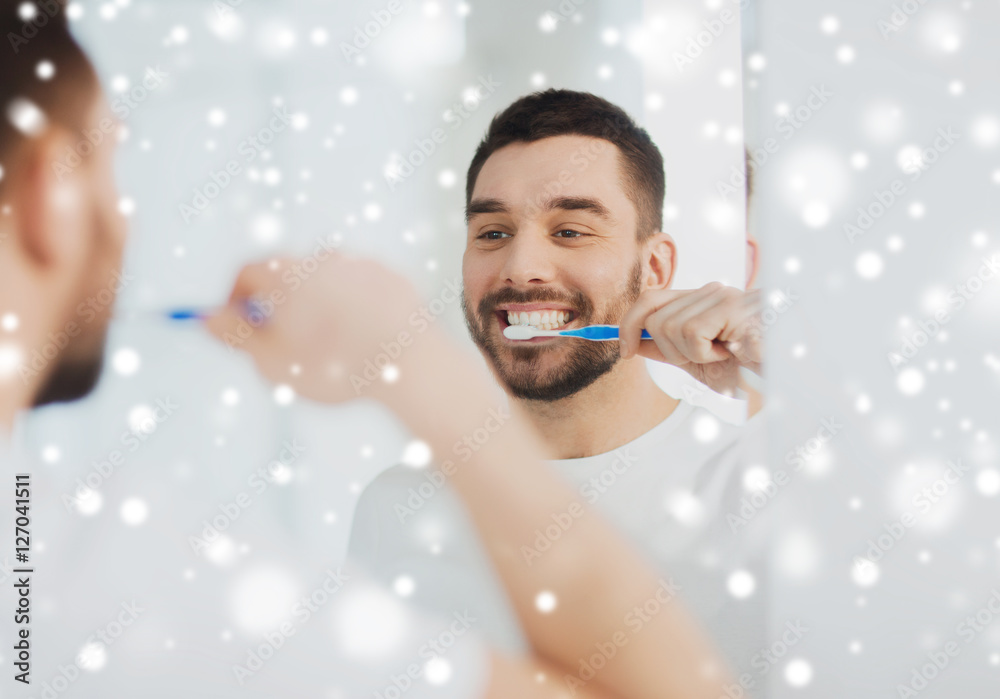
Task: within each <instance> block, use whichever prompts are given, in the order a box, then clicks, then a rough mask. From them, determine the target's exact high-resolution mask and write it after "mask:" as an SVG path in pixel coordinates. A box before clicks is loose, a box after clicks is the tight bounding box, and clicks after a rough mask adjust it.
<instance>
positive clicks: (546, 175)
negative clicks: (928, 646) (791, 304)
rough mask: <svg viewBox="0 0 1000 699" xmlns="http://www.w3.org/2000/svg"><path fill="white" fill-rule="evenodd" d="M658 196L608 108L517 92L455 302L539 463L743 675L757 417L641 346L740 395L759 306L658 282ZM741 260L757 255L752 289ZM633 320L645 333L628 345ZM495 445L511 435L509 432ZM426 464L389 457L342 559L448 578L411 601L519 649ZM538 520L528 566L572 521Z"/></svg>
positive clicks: (482, 191)
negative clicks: (660, 380) (532, 429)
mask: <svg viewBox="0 0 1000 699" xmlns="http://www.w3.org/2000/svg"><path fill="white" fill-rule="evenodd" d="M663 197H664V175H663V161H662V158H661V156H660V154H659V151H658V150H657V148H656V146H655V145H654V144H653V143H652V141H651V140H650V138H649V136H648V135H647V134H646V132H645V131H644V130H642V129H641V128H640V127H638V126H637V125H636V124H635V123H634V122H633V121H632V119H631V118H629V117H628V115H627V114H625V112H623V111H622V110H621V109H620V108H618V107H616V106H614V105H612V104H610V103H609V102H607V101H606V100H603V99H601V98H599V97H596V96H594V95H591V94H587V93H579V92H571V91H566V90H548V91H545V92H541V93H534V94H531V95H528V96H526V97H523V98H521V99H519V100H517V101H516V102H514V103H513V104H512V105H511V106H509V107H508V108H507V109H505V110H504V111H503V112H501V113H500V114H498V115H497V116H496V117H495V118H494V119H493V121H492V123H491V124H490V127H489V130H488V132H487V134H486V136H485V138H484V139H483V141H482V142H481V144H480V145H479V147H478V149H477V151H476V153H475V155H474V157H473V159H472V162H471V164H470V166H469V171H468V179H467V182H466V209H467V220H468V231H467V239H466V248H465V255H464V258H463V281H464V296H463V301H464V305H463V308H464V312H465V318H466V322H467V325H468V327H469V331H470V333H471V335H472V338H473V340H474V341H475V343H476V345H477V346H478V347H479V349H480V350H481V351H482V353H483V355H484V356H485V358H486V359H487V362H488V364H489V367H490V369H491V370H492V372H493V374H494V376H495V377H496V379H497V380H498V382H499V383H500V385H501V386H502V387H503V388H504V390H505V391H506V393H507V394H508V396H509V398H510V403H511V405H512V406H516V407H517V408H519V409H523V410H524V411H525V412H526V413H527V414H528V415H529V416H530V420H531V422H532V423H533V424H534V425H535V426H536V427H537V429H538V431H539V433H540V434H542V435H544V436H545V441H546V444H547V446H548V448H549V452H550V454H551V455H552V460H550V461H549V462H548V463H549V464H550V466H552V467H554V468H555V469H556V470H557V471H559V472H560V473H562V474H563V475H564V476H565V477H566V478H567V479H568V480H569V482H570V483H571V485H572V487H573V488H574V490H576V492H577V499H578V502H579V504H580V505H581V506H583V507H584V508H587V507H590V506H594V507H595V508H596V509H597V510H598V511H600V512H602V513H603V514H604V515H606V516H607V517H608V518H609V519H610V520H611V521H612V523H613V524H615V525H616V526H617V527H618V528H619V529H620V530H622V531H624V533H626V534H627V535H628V537H629V538H630V540H631V541H632V542H633V543H634V544H635V545H637V546H639V548H640V549H642V550H643V551H644V553H646V555H647V557H648V558H649V559H650V560H651V561H653V562H654V564H655V565H656V567H657V568H658V569H659V570H660V571H661V572H663V573H669V574H671V575H673V576H675V577H676V579H677V580H678V581H679V582H680V585H681V588H682V591H681V593H680V598H681V599H682V600H684V601H685V602H687V603H688V604H689V605H690V606H691V607H692V608H693V609H694V611H695V612H697V613H698V615H699V617H700V618H701V620H702V621H703V622H704V623H706V624H707V625H708V628H709V629H710V630H711V631H712V632H713V633H714V638H715V640H716V641H717V642H719V643H720V645H721V648H722V649H723V650H724V651H726V653H727V660H728V661H730V663H732V664H733V665H734V666H735V667H736V668H737V669H741V668H745V667H748V665H749V664H750V662H751V656H752V655H753V653H754V652H756V651H758V650H759V649H760V648H761V647H762V646H763V645H764V643H763V639H764V621H765V620H764V610H763V595H762V594H761V593H760V592H759V591H757V592H756V594H754V592H755V589H754V588H755V586H756V585H757V581H758V580H761V579H762V576H763V573H764V570H763V566H762V565H761V561H760V560H759V551H758V550H757V546H756V543H757V541H758V539H759V536H760V534H761V533H760V531H759V526H757V525H758V524H759V522H758V521H755V522H753V523H749V522H747V521H745V518H744V521H743V523H742V524H737V525H733V519H732V517H733V516H738V512H739V508H740V504H741V498H742V497H744V496H745V495H747V494H748V492H749V491H747V490H746V489H745V488H744V485H743V482H742V481H743V470H744V469H745V467H746V466H747V465H748V464H749V463H750V461H751V460H752V459H754V458H756V454H757V453H758V452H757V451H754V452H752V454H751V453H750V452H749V451H748V450H749V449H750V444H749V442H751V441H753V440H756V439H759V437H760V430H761V425H760V418H759V417H752V418H751V420H750V421H749V422H748V423H747V424H746V425H744V426H742V427H736V426H732V425H726V424H723V423H720V422H719V421H718V420H716V419H715V418H714V416H712V415H711V414H709V413H708V412H707V411H705V410H703V409H700V408H696V407H694V406H693V405H692V404H691V403H690V402H688V401H687V400H678V399H675V398H672V397H671V396H669V395H667V394H666V393H664V392H663V391H662V390H660V389H659V388H658V387H657V385H656V384H655V383H654V381H653V380H652V378H651V377H650V375H649V372H648V370H647V366H646V363H645V360H644V359H643V358H644V357H648V358H651V359H654V360H657V361H661V362H669V363H671V364H674V365H676V366H678V367H681V368H683V369H684V370H686V371H687V372H688V373H689V374H691V375H692V376H693V377H694V378H696V379H698V380H699V381H700V382H702V383H703V384H705V385H707V386H708V387H710V388H711V389H713V390H716V391H719V392H732V391H733V390H735V389H736V388H738V387H743V388H748V387H746V386H745V384H744V383H743V382H742V380H741V375H740V371H746V370H747V369H751V370H753V371H759V367H760V347H759V345H760V342H759V341H760V338H759V332H757V326H756V325H755V323H754V319H755V317H756V313H757V306H758V302H759V300H758V294H756V293H751V294H745V293H744V292H743V291H741V290H737V289H732V288H726V287H724V286H722V285H720V284H717V283H713V284H708V285H706V286H705V287H703V288H701V289H696V290H680V291H678V290H672V289H671V288H670V285H671V281H672V279H673V275H674V271H675V269H676V264H677V259H676V258H677V255H676V248H675V245H674V242H673V240H672V239H671V237H670V236H669V235H668V234H666V233H664V232H663V231H662V217H661V213H660V212H661V207H662V204H663ZM751 250H753V251H754V252H756V248H755V246H753V245H751ZM753 272H754V265H751V267H750V268H749V269H748V281H750V277H752V275H753ZM619 323H620V324H621V342H620V344H619V343H616V342H587V341H582V340H576V339H565V338H545V339H535V340H531V341H519V340H510V339H508V338H506V337H505V335H504V329H505V328H506V327H508V326H509V325H515V324H516V325H531V326H534V327H538V328H542V329H562V328H575V327H581V326H586V325H592V324H619ZM643 328H645V329H646V330H647V331H648V332H649V333H650V334H651V335H652V338H653V339H651V340H643V341H642V342H640V341H639V334H640V331H641V330H642V329H643ZM700 386H701V384H696V383H695V382H692V383H691V387H690V388H691V390H692V391H701V390H704V389H703V388H701V387H700ZM756 405H757V403H755V406H754V407H755V408H756ZM754 412H755V413H756V410H754ZM490 439H494V440H498V441H501V442H504V443H508V444H509V443H510V439H509V438H508V437H507V436H505V435H504V431H503V429H502V427H500V428H499V429H498V430H497V431H496V433H495V436H491V437H490ZM741 439H742V440H743V442H744V443H743V444H742V445H741V443H740V440H741ZM475 447H476V445H475V444H468V445H466V448H471V449H474V448H475ZM457 448H458V445H456V451H457ZM438 476H439V474H437V473H436V472H435V471H434V470H433V469H432V471H431V473H429V474H419V473H418V474H414V473H413V471H412V469H407V468H405V467H400V468H396V469H391V470H390V471H388V472H387V473H385V474H383V475H381V476H380V477H379V478H378V479H377V480H376V481H375V482H374V483H373V484H372V485H371V486H369V488H368V490H367V491H366V492H365V493H364V495H363V496H362V499H361V501H360V502H359V506H358V511H357V514H356V518H355V523H354V529H353V531H352V542H351V548H350V550H351V552H352V555H354V556H356V557H357V558H358V559H359V560H364V561H365V562H366V563H367V564H368V565H369V566H370V568H371V570H373V571H375V572H377V574H378V575H380V576H385V577H386V578H387V579H392V577H393V576H396V575H400V574H402V573H404V572H405V573H406V574H407V575H410V576H411V577H416V578H417V580H418V590H419V589H420V585H419V579H420V576H426V577H427V578H429V579H441V578H446V577H448V576H450V577H451V579H452V584H451V585H449V586H447V587H446V588H443V589H442V588H441V587H439V586H436V587H434V588H432V589H426V586H425V589H424V590H423V591H422V592H420V593H418V594H416V595H415V596H414V599H415V600H416V601H417V602H419V603H421V604H423V605H425V606H427V607H430V608H434V609H437V608H442V607H444V606H446V605H448V604H456V603H461V604H470V605H477V606H475V607H474V608H476V609H477V610H478V613H479V614H480V615H481V616H482V617H483V618H485V619H486V620H487V622H486V623H485V624H484V628H485V629H486V630H487V632H488V634H489V637H490V638H491V639H492V640H493V642H494V643H496V644H498V645H499V646H501V647H504V648H510V649H518V648H522V647H523V645H524V640H523V639H522V638H521V637H520V636H521V634H520V629H519V628H518V626H517V624H516V622H515V621H514V619H513V618H512V616H511V615H510V614H509V612H508V610H507V609H506V602H505V600H504V599H503V594H502V592H501V591H500V590H499V587H498V586H497V585H496V584H494V583H492V582H491V572H490V561H489V560H488V559H487V558H486V557H485V556H484V555H482V554H481V553H479V552H478V551H477V550H476V543H475V541H474V539H473V537H468V536H463V535H461V534H458V535H454V534H445V532H453V531H458V532H462V531H465V530H467V529H468V526H467V525H466V524H465V523H464V522H463V518H464V516H465V515H464V513H463V508H462V507H461V505H460V504H459V503H457V502H456V501H455V500H454V499H453V497H452V495H451V493H450V492H448V490H447V489H446V488H439V489H437V490H436V491H435V492H434V493H433V495H432V496H430V497H424V494H425V491H426V490H427V489H426V488H423V489H421V488H420V486H421V485H423V483H424V481H430V482H434V483H437V482H440V481H441V480H442V479H441V478H439V477H438ZM752 485H753V486H754V487H755V486H756V484H752ZM523 487H524V488H525V489H530V488H531V487H532V484H531V482H525V483H524V484H523ZM413 493H418V494H419V495H420V497H416V498H415V497H413V495H412V494H413ZM472 514H473V515H474V513H472ZM546 524H547V525H548V526H546V527H541V528H539V529H538V530H536V531H534V532H533V534H532V536H530V537H526V538H525V539H524V540H522V541H521V544H520V546H519V547H518V549H517V551H511V552H510V555H512V556H520V557H521V558H522V560H524V561H525V562H526V563H527V564H529V565H537V564H539V563H542V562H544V561H545V560H546V559H547V558H549V557H551V556H555V555H558V553H559V551H560V550H561V549H562V548H563V546H564V545H565V543H564V542H563V541H562V538H563V536H564V535H565V534H564V533H565V532H566V531H568V530H572V527H573V518H572V517H568V516H566V515H565V513H561V512H553V513H552V516H551V518H550V521H548V522H547V523H546ZM750 524H752V525H753V526H747V527H744V526H743V525H750ZM745 528H746V529H749V530H757V531H754V536H756V537H758V539H754V538H752V537H751V536H750V534H748V533H747V532H746V531H744V529H745ZM467 561H471V563H467ZM480 589H490V590H493V591H494V592H495V593H496V594H495V596H494V598H493V600H492V601H484V600H483V599H482V598H481V596H480V595H478V594H476V593H474V592H473V591H478V590H480ZM589 672H590V669H589V667H587V666H585V665H584V666H580V667H578V668H577V669H576V671H575V672H574V673H570V674H569V675H567V677H566V678H565V679H566V683H567V685H568V686H569V688H572V686H573V682H574V679H580V678H583V677H584V676H585V675H587V674H588V673H589Z"/></svg>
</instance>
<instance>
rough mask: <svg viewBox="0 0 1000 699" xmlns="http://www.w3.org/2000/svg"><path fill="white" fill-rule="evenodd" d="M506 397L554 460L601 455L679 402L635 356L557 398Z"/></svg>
mask: <svg viewBox="0 0 1000 699" xmlns="http://www.w3.org/2000/svg"><path fill="white" fill-rule="evenodd" d="M511 400H512V401H514V402H516V403H517V404H518V405H519V406H520V407H521V408H523V409H524V411H525V413H526V414H527V415H528V418H529V419H530V420H531V422H532V423H533V424H534V425H535V428H536V429H537V430H538V431H539V433H540V434H542V436H543V437H544V438H545V441H546V442H547V443H548V444H549V446H550V447H551V449H552V450H553V452H554V453H555V455H556V457H555V458H557V459H578V458H582V457H585V456H593V455H595V454H603V453H605V452H609V451H612V450H614V449H617V448H618V447H620V446H622V445H623V444H628V443H629V442H631V441H632V440H634V439H636V438H637V437H639V436H641V435H643V434H645V433H646V432H648V431H649V430H651V429H653V427H655V426H656V425H658V424H660V423H661V422H663V421H664V420H665V419H667V417H668V416H669V415H670V414H671V413H672V412H673V411H674V409H675V408H676V407H677V405H678V403H679V402H680V401H678V400H676V399H675V398H671V397H670V396H669V395H667V394H666V393H664V392H663V390H662V389H661V388H660V387H659V386H657V385H656V382H655V381H653V377H651V376H650V375H649V371H648V370H647V369H646V363H645V360H643V359H642V358H640V357H634V358H632V359H629V360H626V361H624V362H619V363H618V364H617V365H616V366H615V368H614V369H612V370H611V371H609V372H608V373H607V374H605V375H604V376H602V377H601V378H599V379H598V380H597V381H595V382H594V383H592V384H591V385H590V386H588V387H587V388H585V389H583V390H582V391H578V392H577V393H574V394H573V395H571V396H569V397H567V398H563V399H562V400H559V401H555V402H551V403H547V402H542V401H530V400H521V399H517V398H512V399H511Z"/></svg>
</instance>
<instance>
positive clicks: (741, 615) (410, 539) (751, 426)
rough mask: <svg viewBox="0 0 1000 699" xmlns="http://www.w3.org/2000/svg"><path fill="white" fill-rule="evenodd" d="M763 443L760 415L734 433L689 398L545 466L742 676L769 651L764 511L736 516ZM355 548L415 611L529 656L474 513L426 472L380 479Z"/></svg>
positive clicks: (354, 536) (364, 509)
mask: <svg viewBox="0 0 1000 699" xmlns="http://www.w3.org/2000/svg"><path fill="white" fill-rule="evenodd" d="M496 438H499V439H502V438H503V434H502V431H501V432H500V433H498V435H497V437H496ZM762 438H763V417H762V415H759V414H758V415H756V416H754V417H753V418H751V419H750V420H749V421H747V422H746V423H745V424H743V425H732V424H728V423H724V422H722V421H720V420H718V419H717V418H716V417H715V416H714V415H712V414H711V413H709V412H708V411H707V410H705V409H703V408H699V407H695V406H693V405H691V404H690V403H688V402H685V401H681V402H680V403H679V404H678V406H677V407H676V408H675V410H674V411H673V412H672V413H671V414H670V415H669V416H668V417H667V418H666V419H665V420H664V421H663V422H661V423H660V424H659V425H657V426H656V427H654V428H653V429H651V430H650V431H648V432H646V433H645V434H643V435H641V436H640V437H638V438H637V439H635V440H633V441H632V442H629V443H628V444H625V445H623V446H622V447H620V448H618V449H615V450H614V451H611V452H607V453H604V454H598V455H595V456H590V457H585V458H579V459H563V460H555V461H549V462H548V464H549V465H550V466H551V467H553V468H555V469H556V470H557V471H558V472H559V473H561V474H562V475H563V476H565V477H566V478H567V479H568V480H569V481H570V483H571V484H572V485H573V486H574V488H575V489H576V490H577V492H578V493H579V502H580V503H581V504H584V505H592V506H594V507H597V508H598V509H599V510H600V511H602V512H603V513H604V514H605V516H606V517H607V518H608V519H609V520H610V522H611V523H612V524H614V525H616V526H617V527H618V528H619V529H620V531H621V532H622V533H623V534H624V535H625V536H626V537H627V539H628V540H630V541H631V542H632V543H633V544H634V545H635V546H637V547H638V549H639V550H640V551H641V552H643V553H644V554H645V555H646V557H647V558H648V560H649V561H650V562H651V564H652V565H653V566H654V568H655V569H656V570H657V571H658V572H659V573H660V574H661V575H662V576H664V579H672V580H673V582H674V583H675V584H676V585H678V586H679V587H680V590H679V592H678V598H679V599H680V600H682V601H683V602H684V603H685V604H686V605H687V607H688V609H689V610H691V611H692V612H693V614H694V615H695V617H696V618H697V619H699V620H700V622H701V623H702V624H703V627H704V628H705V629H706V631H707V632H708V634H709V635H710V637H711V638H712V639H713V641H714V642H715V644H716V647H717V648H718V649H719V650H720V651H721V652H722V654H723V656H724V658H725V659H726V660H728V662H729V664H730V668H731V670H733V671H734V674H735V675H737V676H738V675H739V674H742V673H743V672H744V671H749V672H754V674H755V675H756V671H754V670H753V669H752V660H753V657H754V655H755V654H756V653H758V652H759V651H760V650H761V649H762V648H763V647H764V646H765V631H766V629H765V625H766V616H765V612H766V610H765V592H764V589H763V587H764V576H765V575H766V566H765V564H764V563H765V561H764V552H765V548H764V547H765V544H766V539H765V536H764V535H765V532H764V528H763V517H762V516H761V517H758V516H756V515H757V514H758V513H759V512H760V511H762V510H757V511H755V512H753V513H751V514H750V517H748V518H745V517H742V516H741V513H740V511H741V506H742V504H743V502H742V501H743V499H744V498H746V497H747V496H748V494H749V492H750V491H748V490H747V489H746V487H745V486H744V483H743V481H744V474H745V473H746V471H747V469H748V468H749V467H750V466H753V465H756V464H762V463H763V455H764V451H763V445H762V444H761V440H762ZM431 471H433V468H431ZM751 473H754V472H753V471H751ZM438 482H439V479H438ZM524 487H526V488H529V487H531V484H530V483H525V484H524ZM748 512H749V511H748V510H746V509H744V510H743V513H742V514H743V515H746V514H748ZM730 514H731V515H733V516H732V517H729V516H728V515H730ZM734 518H738V520H740V521H737V519H734ZM547 530H548V532H539V538H537V539H536V540H535V541H533V542H524V543H525V545H526V546H527V547H529V548H530V549H533V550H534V552H536V553H538V554H539V555H542V556H544V555H545V549H546V544H549V545H552V546H558V531H559V528H558V523H556V522H553V526H552V527H548V528H547ZM349 550H350V555H351V557H352V558H354V559H355V560H358V561H360V562H363V563H364V564H365V567H366V569H367V570H368V571H369V572H370V573H371V574H373V575H375V576H377V577H378V578H379V579H380V580H381V581H382V582H383V584H387V585H392V584H396V585H403V586H405V588H406V589H407V590H412V594H411V599H412V600H413V601H414V602H415V603H416V604H418V605H420V606H422V607H424V608H427V609H430V610H433V611H434V612H436V613H439V614H441V613H447V612H449V611H450V610H454V609H470V610H472V613H473V614H474V615H475V616H477V617H478V618H480V619H481V620H482V621H481V629H482V631H483V633H484V635H485V636H486V638H488V639H489V641H490V642H491V643H493V644H494V645H496V646H497V647H498V648H501V649H504V650H507V651H511V652H521V651H524V650H526V649H527V647H528V646H527V643H526V640H525V638H524V636H523V634H522V632H521V630H520V627H519V624H518V622H517V620H516V617H515V616H514V613H513V608H512V606H511V604H510V602H509V600H508V599H507V596H506V594H505V592H504V590H503V588H502V587H501V585H500V583H499V580H498V577H497V575H496V573H495V570H494V569H493V566H492V563H491V561H490V560H489V558H488V557H487V555H486V553H485V550H484V549H483V548H482V546H481V544H480V543H479V541H478V537H477V535H476V532H475V529H474V528H473V526H472V524H471V522H470V519H469V516H468V513H467V512H466V511H465V509H464V506H463V504H462V503H461V501H460V500H459V499H458V497H457V495H456V494H455V493H454V492H453V491H452V490H451V489H450V487H449V486H448V485H447V484H445V485H444V486H443V487H437V486H436V485H435V479H433V478H431V476H430V473H429V472H427V471H423V470H418V469H413V468H410V467H408V466H397V467H395V468H392V469H390V470H388V471H386V472H385V473H383V474H381V475H380V476H379V477H378V478H377V479H376V480H375V481H373V482H372V483H371V485H369V486H368V488H367V490H366V491H365V492H364V493H363V494H362V497H361V499H360V501H359V503H358V508H357V511H356V513H355V520H354V524H353V529H352V533H351V543H350V549H349ZM521 551H522V555H524V556H526V557H529V556H533V555H534V554H533V553H532V552H531V550H528V549H525V548H522V550H521ZM595 565H600V561H595ZM756 686H758V687H759V686H760V684H759V683H758V684H757V685H756Z"/></svg>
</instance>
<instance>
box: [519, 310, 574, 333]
mask: <svg viewBox="0 0 1000 699" xmlns="http://www.w3.org/2000/svg"><path fill="white" fill-rule="evenodd" d="M569 316H570V314H569V311H554V310H553V311H532V312H531V313H528V312H526V311H521V312H520V313H516V312H513V311H507V323H508V324H510V325H530V326H532V327H534V328H538V329H539V330H555V329H556V328H560V327H562V326H563V325H566V323H567V322H568V321H569Z"/></svg>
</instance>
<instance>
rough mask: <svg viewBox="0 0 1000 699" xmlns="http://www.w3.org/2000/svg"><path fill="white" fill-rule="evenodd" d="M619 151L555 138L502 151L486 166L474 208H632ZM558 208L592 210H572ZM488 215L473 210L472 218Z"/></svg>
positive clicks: (595, 141)
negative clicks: (570, 202)
mask: <svg viewBox="0 0 1000 699" xmlns="http://www.w3.org/2000/svg"><path fill="white" fill-rule="evenodd" d="M619 175H620V169H619V151H618V147H617V146H615V145H614V144H613V143H611V142H610V141H605V140H604V139H600V138H593V137H590V136H578V135H563V136H553V137H550V138H544V139H540V140H538V141H532V142H530V143H525V142H517V143H512V144H510V145H508V146H504V147H503V148H501V149H499V150H497V151H496V152H495V153H493V154H492V155H490V157H489V158H488V159H487V160H486V162H485V163H484V164H483V168H482V170H480V172H479V176H478V177H477V178H476V184H475V187H474V188H473V192H472V202H471V204H476V203H477V202H479V203H480V204H486V203H487V202H490V203H493V204H494V206H493V211H494V212H497V211H499V209H498V208H497V206H496V205H495V204H496V203H497V202H503V203H504V204H505V205H506V207H507V208H508V209H512V208H523V207H524V206H525V205H528V204H530V205H531V207H532V209H536V210H542V209H551V208H553V207H552V203H553V202H556V201H557V200H559V199H575V200H587V199H589V200H597V201H599V202H601V203H602V204H603V206H604V207H605V208H606V209H607V208H616V207H617V206H619V205H621V204H624V203H625V202H626V197H625V193H624V190H623V188H622V182H621V178H620V176H619ZM557 208H581V209H582V208H592V207H589V206H569V207H557ZM484 212H487V211H486V209H484V208H483V207H482V206H471V205H470V210H469V212H468V213H469V214H470V215H471V214H475V213H484Z"/></svg>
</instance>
